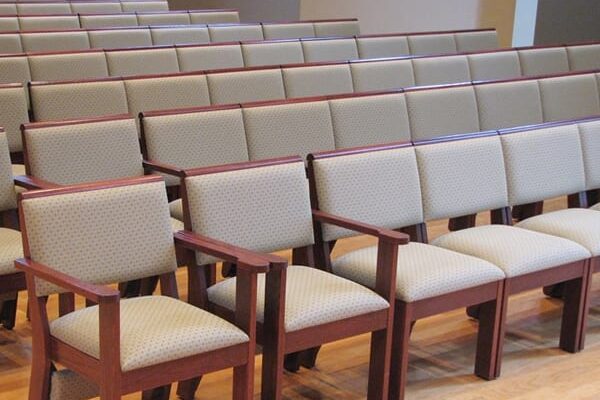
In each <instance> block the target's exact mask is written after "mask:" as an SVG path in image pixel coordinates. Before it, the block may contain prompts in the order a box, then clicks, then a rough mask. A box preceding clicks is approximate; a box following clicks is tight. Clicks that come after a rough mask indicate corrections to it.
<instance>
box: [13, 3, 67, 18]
mask: <svg viewBox="0 0 600 400" xmlns="http://www.w3.org/2000/svg"><path fill="white" fill-rule="evenodd" d="M16 13H17V14H19V15H49V14H71V7H70V6H69V3H60V2H57V3H46V4H44V3H43V2H41V3H21V4H19V3H17V12H16Z"/></svg>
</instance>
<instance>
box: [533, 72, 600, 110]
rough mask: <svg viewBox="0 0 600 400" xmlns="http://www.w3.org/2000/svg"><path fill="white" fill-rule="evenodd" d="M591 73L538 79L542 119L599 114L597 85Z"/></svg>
mask: <svg viewBox="0 0 600 400" xmlns="http://www.w3.org/2000/svg"><path fill="white" fill-rule="evenodd" d="M594 80H595V76H594V75H593V74H585V75H574V76H563V77H558V78H550V79H540V80H539V84H540V93H541V95H542V107H543V109H544V121H557V120H563V119H575V118H580V117H587V116H590V115H598V114H600V99H599V98H598V86H597V85H594Z"/></svg>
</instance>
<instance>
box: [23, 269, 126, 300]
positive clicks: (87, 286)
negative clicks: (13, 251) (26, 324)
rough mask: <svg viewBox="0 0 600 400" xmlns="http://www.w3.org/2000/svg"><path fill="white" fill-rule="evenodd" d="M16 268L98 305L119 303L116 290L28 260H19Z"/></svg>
mask: <svg viewBox="0 0 600 400" xmlns="http://www.w3.org/2000/svg"><path fill="white" fill-rule="evenodd" d="M15 267H16V268H17V269H20V270H22V271H24V272H25V273H26V274H32V275H34V276H36V277H37V278H40V279H43V280H45V281H48V282H50V283H53V284H55V285H58V286H60V287H62V288H64V289H67V290H69V291H71V292H73V293H75V294H78V295H80V296H84V297H85V298H86V299H89V300H92V301H93V302H95V303H98V304H100V303H111V302H118V301H119V297H120V295H119V291H118V290H116V289H112V288H109V287H107V286H98V285H94V284H91V283H86V282H83V281H81V280H79V279H77V278H74V277H72V276H69V275H67V274H64V273H62V272H60V271H57V270H54V269H52V268H50V267H48V266H46V265H44V264H40V263H38V262H35V261H33V260H31V259H28V258H19V259H17V260H15Z"/></svg>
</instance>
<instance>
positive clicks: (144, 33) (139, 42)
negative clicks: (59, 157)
mask: <svg viewBox="0 0 600 400" xmlns="http://www.w3.org/2000/svg"><path fill="white" fill-rule="evenodd" d="M88 35H89V37H90V45H91V47H92V48H94V49H98V48H100V49H115V48H124V47H138V46H152V36H151V35H150V29H116V30H105V31H89V32H88Z"/></svg>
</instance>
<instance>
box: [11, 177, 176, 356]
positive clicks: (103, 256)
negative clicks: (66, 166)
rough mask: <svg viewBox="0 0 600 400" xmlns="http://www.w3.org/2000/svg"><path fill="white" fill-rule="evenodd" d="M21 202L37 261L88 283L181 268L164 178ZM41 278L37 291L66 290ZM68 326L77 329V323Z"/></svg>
mask: <svg viewBox="0 0 600 400" xmlns="http://www.w3.org/2000/svg"><path fill="white" fill-rule="evenodd" d="M21 205H22V207H23V208H22V212H23V214H24V222H25V227H26V229H27V236H28V240H29V248H30V251H31V258H32V260H34V261H36V262H40V263H42V264H45V265H48V266H50V267H51V268H53V269H55V270H57V271H60V272H63V273H65V274H67V275H71V276H73V277H75V278H78V279H80V280H82V281H84V282H89V283H95V284H99V285H102V284H107V283H115V282H124V281H128V280H131V279H140V278H143V277H148V276H154V275H161V274H164V273H168V272H174V271H175V269H176V268H177V262H176V259H175V246H174V245H173V231H172V225H171V218H170V216H169V209H168V203H167V195H166V191H165V184H164V182H152V183H146V184H138V185H132V186H121V187H116V188H109V189H101V190H93V191H87V192H78V193H70V194H64V195H54V196H47V197H38V198H33V199H28V200H25V201H23V202H22V203H21ZM150 216H151V217H150ZM36 282H37V294H38V296H45V295H48V294H51V293H56V292H60V291H63V290H64V289H62V288H59V287H56V286H54V285H52V284H50V283H48V282H45V281H42V280H40V279H38V280H37V281H36ZM155 311H156V310H155ZM64 326H65V329H67V330H68V331H70V332H72V333H73V334H75V335H76V334H77V333H76V332H77V329H75V328H74V326H73V325H72V324H70V323H68V322H67V323H65V325H64ZM165 326H166V324H165ZM96 332H97V331H96ZM159 347H160V346H159Z"/></svg>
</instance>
